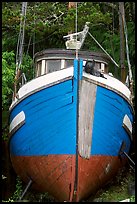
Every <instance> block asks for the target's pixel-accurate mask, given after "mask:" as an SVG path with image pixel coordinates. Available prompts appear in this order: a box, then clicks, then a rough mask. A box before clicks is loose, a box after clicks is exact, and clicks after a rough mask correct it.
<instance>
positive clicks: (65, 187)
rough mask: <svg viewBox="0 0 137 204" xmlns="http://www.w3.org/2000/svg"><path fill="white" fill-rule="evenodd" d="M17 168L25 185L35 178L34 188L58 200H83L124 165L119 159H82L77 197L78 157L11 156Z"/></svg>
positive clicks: (80, 160)
mask: <svg viewBox="0 0 137 204" xmlns="http://www.w3.org/2000/svg"><path fill="white" fill-rule="evenodd" d="M11 161H12V165H13V168H14V169H15V171H16V173H17V174H18V175H20V177H21V179H22V180H23V181H24V182H26V183H27V182H28V181H29V179H30V178H31V179H32V181H33V183H32V188H34V189H35V190H37V191H39V192H49V194H51V195H52V196H53V197H54V198H55V199H56V200H57V201H74V198H75V199H76V200H75V201H81V200H82V199H85V198H88V197H89V196H90V195H91V194H94V193H96V191H97V190H98V189H99V188H100V187H101V186H102V185H103V184H105V183H106V182H107V181H109V180H110V179H111V178H113V176H114V175H115V174H116V172H117V171H118V168H120V167H121V166H122V164H124V163H123V161H121V160H120V159H119V158H118V157H111V156H92V157H90V159H85V158H82V157H80V156H79V157H78V165H79V166H78V186H77V192H76V196H74V183H75V155H48V156H35V157H29V156H24V157H22V156H11Z"/></svg>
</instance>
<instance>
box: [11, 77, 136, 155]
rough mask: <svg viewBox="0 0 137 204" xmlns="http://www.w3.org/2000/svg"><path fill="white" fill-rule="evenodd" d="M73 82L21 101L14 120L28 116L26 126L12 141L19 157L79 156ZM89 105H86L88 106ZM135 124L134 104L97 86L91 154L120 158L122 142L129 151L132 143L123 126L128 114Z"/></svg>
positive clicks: (50, 88) (14, 114)
mask: <svg viewBox="0 0 137 204" xmlns="http://www.w3.org/2000/svg"><path fill="white" fill-rule="evenodd" d="M74 98H75V93H74V88H73V83H72V80H67V81H65V82H62V83H61V84H57V85H54V86H52V87H49V88H47V89H44V90H41V91H39V92H36V93H34V94H33V95H31V96H29V97H27V98H26V99H25V100H23V101H21V102H20V103H19V104H18V105H17V106H16V107H15V108H14V109H13V110H12V112H11V114H10V121H12V119H13V118H14V117H15V116H16V115H17V114H18V113H19V112H20V111H22V110H23V111H24V113H25V117H26V120H25V124H24V125H23V126H22V127H21V128H20V129H19V130H18V131H17V132H15V133H14V135H13V136H12V137H11V140H10V153H11V154H12V155H16V156H37V155H39V156H40V155H41V156H42V155H49V154H75V153H76V103H75V101H74ZM85 106H86V104H85ZM125 114H127V115H128V117H129V118H130V120H131V121H132V122H133V114H132V109H131V107H130V105H129V104H128V103H127V102H126V100H125V99H123V98H122V97H121V96H119V95H118V94H117V93H114V92H113V91H111V90H108V89H106V88H103V87H100V86H98V87H97V91H96V102H95V109H94V120H93V130H92V132H93V134H92V145H91V155H109V156H110V155H112V156H117V155H118V153H119V150H120V147H121V144H122V142H123V141H124V142H125V143H126V149H125V151H126V152H128V151H129V149H130V144H131V140H130V137H129V135H128V134H127V132H126V131H125V129H124V128H123V127H122V122H123V118H124V115H125Z"/></svg>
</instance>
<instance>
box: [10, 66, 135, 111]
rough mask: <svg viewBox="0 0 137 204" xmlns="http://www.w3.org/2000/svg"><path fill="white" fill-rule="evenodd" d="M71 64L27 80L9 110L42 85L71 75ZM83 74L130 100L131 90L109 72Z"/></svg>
mask: <svg viewBox="0 0 137 204" xmlns="http://www.w3.org/2000/svg"><path fill="white" fill-rule="evenodd" d="M73 70H74V68H73V66H71V67H69V68H66V69H61V70H59V71H55V72H52V73H48V74H45V75H42V76H40V77H37V78H35V79H33V80H31V81H29V82H27V83H26V84H25V85H23V86H22V87H21V88H20V89H19V91H18V99H16V98H15V99H14V101H13V102H12V104H11V106H10V110H11V109H12V107H13V106H14V104H15V103H16V102H17V101H18V100H19V99H21V98H23V97H25V96H27V95H28V94H29V93H31V92H34V91H35V90H37V89H40V88H41V87H43V86H47V85H48V84H54V83H56V82H57V81H59V80H63V79H65V78H67V77H70V76H71V77H73V75H74V74H73ZM83 76H84V77H86V78H88V79H91V80H92V81H93V83H94V82H95V83H99V84H100V86H104V87H106V88H108V89H112V90H114V91H115V92H117V93H118V94H121V95H122V96H123V97H125V98H126V99H127V100H129V101H128V102H131V91H130V90H129V89H128V87H127V86H126V85H125V84H124V83H122V82H121V81H119V80H118V79H116V78H114V77H112V76H110V75H109V74H104V76H105V78H103V77H97V76H93V75H91V74H88V73H86V72H85V71H83Z"/></svg>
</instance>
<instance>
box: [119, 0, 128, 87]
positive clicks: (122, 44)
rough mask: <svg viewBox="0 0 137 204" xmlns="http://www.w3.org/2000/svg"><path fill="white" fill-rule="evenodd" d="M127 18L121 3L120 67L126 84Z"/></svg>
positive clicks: (122, 78) (122, 79)
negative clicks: (125, 23)
mask: <svg viewBox="0 0 137 204" xmlns="http://www.w3.org/2000/svg"><path fill="white" fill-rule="evenodd" d="M124 17H125V11H124V2H119V31H120V67H121V81H122V82H123V83H125V79H126V71H125V49H124V47H125V40H124V22H123V19H124Z"/></svg>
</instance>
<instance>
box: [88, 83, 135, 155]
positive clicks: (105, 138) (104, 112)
mask: <svg viewBox="0 0 137 204" xmlns="http://www.w3.org/2000/svg"><path fill="white" fill-rule="evenodd" d="M96 96H97V97H96V104H95V110H94V122H93V127H94V128H93V135H92V146H91V154H92V155H98V154H99V155H111V156H117V155H118V152H119V149H120V147H121V144H122V141H125V143H126V149H125V151H127V152H128V151H129V148H130V139H129V137H128V135H127V133H126V131H125V129H124V128H123V127H122V124H123V118H124V116H125V114H127V115H128V117H129V118H130V120H131V122H133V115H132V110H131V107H130V106H129V104H128V103H127V102H126V101H125V99H123V98H122V97H121V96H119V95H117V94H116V93H114V92H113V91H111V90H107V89H106V88H103V87H100V86H98V87H97V93H96Z"/></svg>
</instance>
